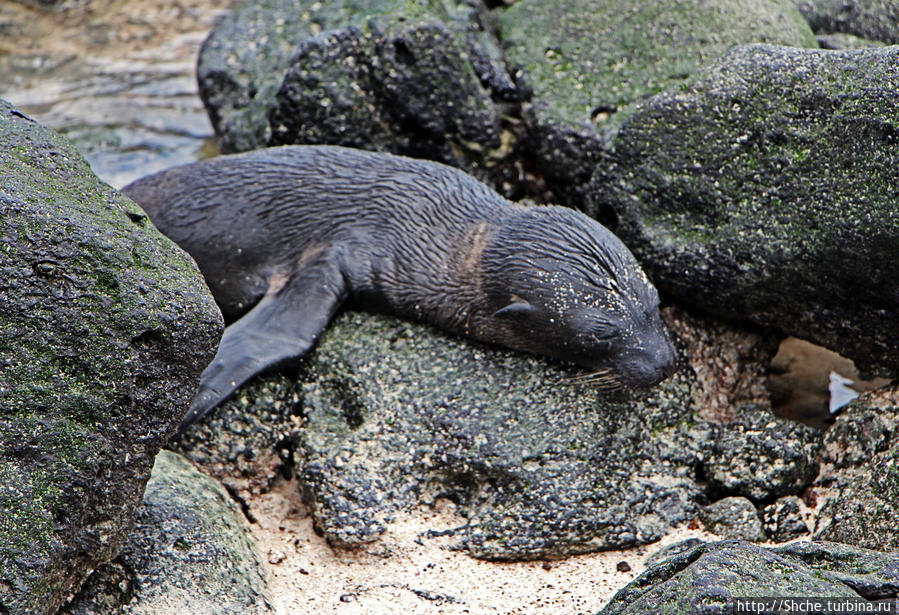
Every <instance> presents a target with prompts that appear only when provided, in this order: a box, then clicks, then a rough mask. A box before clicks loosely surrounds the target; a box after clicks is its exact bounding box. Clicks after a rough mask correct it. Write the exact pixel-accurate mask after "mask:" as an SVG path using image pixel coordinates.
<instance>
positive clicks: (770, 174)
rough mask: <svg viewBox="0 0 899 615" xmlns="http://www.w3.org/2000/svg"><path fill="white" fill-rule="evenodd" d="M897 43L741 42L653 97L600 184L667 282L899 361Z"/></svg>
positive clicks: (713, 307) (718, 307)
mask: <svg viewBox="0 0 899 615" xmlns="http://www.w3.org/2000/svg"><path fill="white" fill-rule="evenodd" d="M897 66H899V47H884V48H877V49H863V50H851V51H839V52H837V51H820V50H808V49H796V48H789V47H777V46H772V45H747V46H741V47H737V48H735V49H734V50H733V51H731V52H730V53H728V54H727V55H726V56H725V57H724V58H723V59H722V60H721V61H719V62H718V63H716V64H715V65H713V66H711V67H710V68H708V69H707V70H705V71H703V72H702V73H701V74H700V75H699V76H698V77H697V78H696V79H694V80H693V81H692V82H691V83H690V84H689V85H687V86H685V87H684V88H682V89H677V90H670V91H668V92H666V93H664V94H660V95H658V96H655V97H654V98H652V99H650V100H649V101H647V102H646V104H645V105H643V106H642V107H641V108H640V109H639V110H638V111H637V112H636V113H635V114H634V115H632V116H631V117H630V119H629V120H628V121H627V122H625V124H624V125H623V126H622V128H621V130H620V131H619V133H618V135H617V137H616V139H615V164H614V165H613V166H612V167H610V168H609V169H607V173H608V178H607V179H608V181H606V182H604V183H602V184H597V185H596V186H595V189H596V193H597V194H598V195H601V197H602V199H604V200H605V202H606V204H607V205H608V206H609V207H611V208H612V209H613V210H614V211H615V212H616V214H617V219H618V224H617V227H616V232H617V233H618V234H619V235H620V236H621V237H622V239H623V240H624V241H625V242H627V243H628V245H629V247H630V248H631V249H632V250H633V251H634V253H635V255H636V256H637V257H638V259H640V261H641V263H642V264H643V266H644V267H645V268H646V269H647V273H648V274H649V275H650V277H651V278H652V279H653V280H654V281H655V283H656V285H657V286H659V287H660V289H661V290H663V291H665V292H667V293H668V294H669V295H670V296H671V297H673V298H675V300H676V301H678V302H680V303H681V304H683V305H692V306H694V307H697V308H700V309H702V310H705V311H706V312H709V313H713V314H714V315H716V316H718V317H723V318H731V319H743V320H749V321H752V322H754V323H756V324H757V325H760V326H762V327H765V328H768V329H773V330H780V331H782V332H785V333H788V334H791V335H794V336H796V337H800V338H802V339H806V340H809V341H812V342H814V343H816V344H819V345H822V346H825V347H827V348H829V349H832V350H835V351H837V352H839V353H840V354H842V355H844V356H846V357H848V358H851V359H853V360H854V361H855V363H856V365H857V366H858V367H859V368H860V369H862V370H866V371H869V372H878V373H880V374H881V375H885V376H891V375H895V374H896V373H897V372H899V328H897V327H896V322H897V321H899V278H897V277H896V276H895V275H894V272H893V269H894V267H893V264H894V263H896V262H897V261H899V212H897V209H896V202H897V198H899V165H897V164H896V147H897V144H899V128H897V126H899V97H897V96H896V91H897V89H899V69H897Z"/></svg>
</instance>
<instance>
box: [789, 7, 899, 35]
mask: <svg viewBox="0 0 899 615" xmlns="http://www.w3.org/2000/svg"><path fill="white" fill-rule="evenodd" d="M793 2H794V4H796V7H797V8H798V9H799V10H800V12H802V14H803V16H804V17H805V18H806V19H807V20H808V22H809V25H810V26H811V27H812V30H814V31H815V33H827V34H829V33H834V32H844V33H846V34H854V35H855V36H860V37H862V38H868V39H873V40H876V41H883V42H884V43H889V44H893V45H895V44H897V43H899V2H897V0H793Z"/></svg>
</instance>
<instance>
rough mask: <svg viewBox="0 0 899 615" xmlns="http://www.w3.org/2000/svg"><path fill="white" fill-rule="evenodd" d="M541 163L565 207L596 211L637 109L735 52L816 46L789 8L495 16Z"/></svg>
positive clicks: (538, 3)
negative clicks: (597, 190)
mask: <svg viewBox="0 0 899 615" xmlns="http://www.w3.org/2000/svg"><path fill="white" fill-rule="evenodd" d="M500 23H501V31H502V41H503V46H504V49H505V52H506V59H507V62H508V64H509V69H510V71H512V73H513V75H515V77H516V79H517V81H518V82H519V85H520V87H521V88H522V89H524V90H526V91H528V92H529V93H530V101H529V103H528V104H527V105H526V106H525V108H524V113H525V118H526V121H527V125H528V133H529V135H530V137H531V144H532V147H533V148H534V149H535V152H534V153H535V154H536V156H537V163H538V165H539V167H540V169H541V170H542V171H543V173H544V174H545V175H546V176H547V178H548V179H549V180H550V182H551V186H552V187H553V188H554V191H555V193H556V195H557V197H558V198H560V199H561V200H562V202H563V203H565V204H567V205H570V206H572V207H579V208H580V207H585V208H587V209H588V210H591V211H593V212H596V211H597V205H598V198H597V195H595V194H594V193H593V191H591V190H590V189H589V184H590V182H591V178H593V176H594V174H595V173H596V172H597V171H598V170H599V171H601V169H602V167H604V166H606V165H607V164H608V160H607V155H608V153H609V142H610V140H611V139H612V137H613V136H614V134H615V132H616V131H617V129H618V126H619V125H620V124H621V122H622V121H623V120H624V119H625V118H626V117H627V116H629V115H630V114H631V113H632V112H633V105H634V103H636V102H638V101H641V100H643V99H645V98H648V97H650V96H652V95H654V94H657V93H659V92H661V91H664V90H666V89H669V88H675V87H676V86H679V85H680V84H681V83H683V82H684V80H686V79H687V78H688V77H689V76H690V75H691V74H692V73H693V72H694V71H695V70H696V69H698V68H699V67H701V66H703V65H705V64H707V63H709V62H711V61H713V60H715V59H716V58H717V57H718V56H720V55H721V54H723V53H724V52H725V51H726V50H728V49H729V48H730V47H732V46H733V45H736V44H739V43H752V42H767V43H777V44H783V45H800V46H809V47H817V43H816V42H815V39H814V36H813V35H812V32H811V30H810V29H809V27H808V25H807V24H806V23H805V21H804V20H803V18H802V15H800V14H799V12H798V11H797V10H796V8H795V7H794V6H793V5H792V3H791V2H789V1H786V0H753V1H752V2H737V1H718V2H715V3H714V9H713V10H710V7H709V5H708V4H707V3H705V2H702V1H700V0H690V1H687V2H683V1H682V2H638V3H634V2H627V1H622V0H617V1H614V2H598V1H596V0H565V1H556V2H545V1H544V0H519V1H518V2H516V3H515V4H514V5H512V6H511V7H510V8H508V9H506V10H505V11H503V12H502V13H501V14H500Z"/></svg>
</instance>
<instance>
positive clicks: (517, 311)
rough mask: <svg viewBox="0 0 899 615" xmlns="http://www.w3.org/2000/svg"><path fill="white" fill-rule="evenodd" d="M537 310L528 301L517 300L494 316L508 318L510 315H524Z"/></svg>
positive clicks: (496, 312)
mask: <svg viewBox="0 0 899 615" xmlns="http://www.w3.org/2000/svg"><path fill="white" fill-rule="evenodd" d="M536 311H537V308H535V307H534V306H533V305H531V304H530V303H528V302H527V301H516V302H514V303H510V304H509V305H507V306H506V307H504V308H500V309H498V310H497V311H495V312H494V313H493V317H494V318H508V317H509V316H524V315H527V314H533V313H535V312H536Z"/></svg>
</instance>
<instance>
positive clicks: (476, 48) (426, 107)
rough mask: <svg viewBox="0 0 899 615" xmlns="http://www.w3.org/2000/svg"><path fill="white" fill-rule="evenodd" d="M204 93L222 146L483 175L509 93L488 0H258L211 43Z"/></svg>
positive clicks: (498, 153)
mask: <svg viewBox="0 0 899 615" xmlns="http://www.w3.org/2000/svg"><path fill="white" fill-rule="evenodd" d="M198 79H199V84H200V93H201V96H202V97H203V100H204V102H205V104H206V107H207V109H208V111H209V114H210V117H211V119H212V122H213V125H214V126H215V129H216V132H217V133H218V134H219V136H220V137H221V143H222V147H223V149H224V150H225V151H243V150H248V149H255V148H258V147H262V146H265V145H285V144H315V143H324V144H331V145H344V146H348V147H356V148H363V149H371V150H380V151H390V152H394V153H399V154H405V155H409V156H413V157H419V158H431V159H434V160H439V161H442V162H445V163H448V164H453V165H455V166H458V167H461V168H463V169H465V170H467V171H468V172H470V173H472V174H474V175H477V176H478V177H479V178H481V179H486V180H488V181H490V180H493V181H494V183H496V181H498V180H497V177H495V175H496V173H493V172H491V167H494V166H495V165H496V164H497V163H498V161H499V160H500V159H502V158H503V157H504V156H505V155H506V154H507V153H508V152H507V150H506V145H504V142H503V138H502V134H501V133H502V127H501V121H500V116H501V110H500V108H499V107H498V106H497V104H496V102H495V101H496V100H501V99H503V98H509V97H513V96H514V95H515V88H514V85H513V84H512V82H511V80H510V79H509V77H508V75H507V74H506V73H505V69H504V65H503V63H502V59H501V52H500V51H499V47H498V43H497V42H496V40H495V38H494V36H493V33H492V32H491V30H490V28H489V25H488V20H487V15H486V9H485V8H484V6H483V5H482V4H480V2H467V1H464V0H453V1H450V2H442V1H438V0H428V1H425V2H409V1H408V0H340V1H337V2H312V1H311V0H252V1H250V2H249V3H248V4H246V5H245V6H243V7H241V8H239V9H237V10H235V11H234V12H233V13H231V14H230V15H229V16H228V17H227V18H226V19H224V20H223V21H222V22H221V23H220V24H219V25H218V26H217V27H216V29H215V30H214V31H213V32H212V33H211V34H210V36H209V38H208V39H207V40H206V41H205V43H204V44H203V49H202V51H201V54H200V61H199V67H198Z"/></svg>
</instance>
